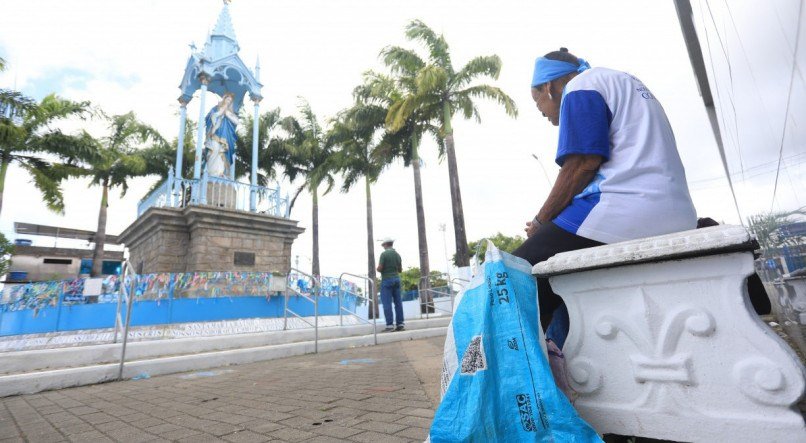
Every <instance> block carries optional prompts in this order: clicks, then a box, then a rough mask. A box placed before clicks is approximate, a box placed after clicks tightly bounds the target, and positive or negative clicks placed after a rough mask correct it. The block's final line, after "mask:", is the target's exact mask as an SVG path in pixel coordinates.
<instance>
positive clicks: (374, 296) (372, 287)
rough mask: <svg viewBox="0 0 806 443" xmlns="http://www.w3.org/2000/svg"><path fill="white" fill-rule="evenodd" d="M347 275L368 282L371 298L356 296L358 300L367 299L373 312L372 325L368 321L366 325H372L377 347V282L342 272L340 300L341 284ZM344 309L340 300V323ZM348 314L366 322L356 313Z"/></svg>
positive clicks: (340, 276) (340, 277)
mask: <svg viewBox="0 0 806 443" xmlns="http://www.w3.org/2000/svg"><path fill="white" fill-rule="evenodd" d="M345 275H349V276H351V277H355V278H360V279H361V280H364V281H366V282H367V283H368V285H369V291H370V293H371V295H370V296H368V297H367V296H360V295H358V294H355V296H356V297H358V298H363V299H365V300H366V301H367V303H368V304H369V309H371V310H372V323H370V321H369V320H366V323H367V324H372V335H373V338H374V343H375V344H376V345H377V344H378V316H377V315H375V308H376V307H378V294H377V293H376V292H375V282H374V281H372V280H371V279H370V278H368V277H364V276H363V275H356V274H351V273H349V272H342V273H341V275H339V298H341V282H342V280H343V279H344V276H345ZM344 309H345V308H343V307H342V306H341V300H339V322H341V315H342V311H343V310H344ZM348 314H350V315H352V316H354V317H356V318H358V319H359V320H361V321H364V319H362V318H361V317H360V316H358V315H356V314H355V313H351V312H348Z"/></svg>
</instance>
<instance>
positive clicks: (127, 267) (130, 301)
mask: <svg viewBox="0 0 806 443" xmlns="http://www.w3.org/2000/svg"><path fill="white" fill-rule="evenodd" d="M120 275H121V281H120V297H118V308H117V314H116V319H115V342H117V333H118V324H119V322H120V323H122V322H121V318H120V311H121V309H120V307H121V303H122V301H123V299H124V298H125V299H126V322H125V323H124V324H123V342H122V343H121V347H120V366H119V367H118V380H123V365H124V363H125V362H126V345H127V343H128V341H129V325H130V324H131V320H132V305H134V295H135V289H136V288H137V274H136V273H134V272H133V270H132V265H131V263H129V261H128V260H126V261H124V262H123V269H122V272H121V273H120ZM127 276H130V278H131V287H130V288H129V291H128V292H127V291H126V277H127Z"/></svg>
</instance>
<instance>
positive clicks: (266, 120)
mask: <svg viewBox="0 0 806 443" xmlns="http://www.w3.org/2000/svg"><path fill="white" fill-rule="evenodd" d="M242 121H243V124H242V125H241V130H240V131H239V132H240V134H239V136H238V139H237V143H236V146H235V152H236V160H235V177H236V178H237V177H242V176H249V174H250V173H251V170H252V134H253V129H254V118H253V117H252V116H251V115H249V116H244V118H243V119H242ZM281 121H282V117H281V114H280V108H275V109H272V110H269V111H267V112H264V113H263V114H261V115H260V117H259V118H258V142H257V145H258V175H257V182H258V185H260V186H268V185H269V182H270V180H272V179H275V178H276V177H277V171H276V166H278V165H280V164H281V163H280V161H279V160H280V159H279V158H278V156H279V153H281V152H282V149H281V146H280V143H281V140H280V138H279V137H277V136H276V132H277V130H278V129H279V128H280V124H281Z"/></svg>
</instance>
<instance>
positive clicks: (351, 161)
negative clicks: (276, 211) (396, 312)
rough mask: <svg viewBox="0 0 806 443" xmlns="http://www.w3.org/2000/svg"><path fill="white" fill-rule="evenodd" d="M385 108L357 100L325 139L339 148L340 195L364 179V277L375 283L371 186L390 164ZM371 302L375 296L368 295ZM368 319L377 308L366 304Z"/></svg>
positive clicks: (338, 118) (335, 121)
mask: <svg viewBox="0 0 806 443" xmlns="http://www.w3.org/2000/svg"><path fill="white" fill-rule="evenodd" d="M386 114H387V109H386V108H384V107H382V106H378V105H376V104H371V103H367V102H366V101H364V100H362V99H361V98H360V97H357V100H356V103H355V104H354V105H353V107H352V108H349V109H346V110H344V111H342V112H341V113H339V115H338V116H337V117H336V119H335V120H334V122H333V127H332V128H331V130H330V133H329V135H328V137H329V138H330V139H331V140H332V142H333V143H334V144H335V145H336V146H338V147H340V149H339V151H338V156H337V164H338V169H339V171H340V172H342V173H343V174H344V184H343V185H342V188H341V190H342V192H347V191H349V190H350V188H352V187H353V186H354V185H355V184H356V183H358V181H359V180H360V179H361V178H362V177H363V178H364V192H365V195H366V208H367V278H369V279H370V280H371V281H372V282H376V274H375V244H374V243H375V239H374V236H373V222H372V193H371V185H372V183H375V182H376V181H377V180H378V176H379V175H380V173H381V171H382V170H383V169H384V168H385V167H386V166H387V165H389V163H390V162H391V157H390V156H389V155H388V154H387V153H386V152H385V150H384V149H383V147H384V145H383V144H382V141H383V139H382V138H381V135H380V134H379V133H380V132H382V131H383V129H384V124H385V122H386ZM370 295H371V299H373V300H374V294H370ZM368 309H369V314H368V315H369V318H377V316H378V306H377V305H376V304H375V303H373V302H372V301H371V302H370V303H369V306H368Z"/></svg>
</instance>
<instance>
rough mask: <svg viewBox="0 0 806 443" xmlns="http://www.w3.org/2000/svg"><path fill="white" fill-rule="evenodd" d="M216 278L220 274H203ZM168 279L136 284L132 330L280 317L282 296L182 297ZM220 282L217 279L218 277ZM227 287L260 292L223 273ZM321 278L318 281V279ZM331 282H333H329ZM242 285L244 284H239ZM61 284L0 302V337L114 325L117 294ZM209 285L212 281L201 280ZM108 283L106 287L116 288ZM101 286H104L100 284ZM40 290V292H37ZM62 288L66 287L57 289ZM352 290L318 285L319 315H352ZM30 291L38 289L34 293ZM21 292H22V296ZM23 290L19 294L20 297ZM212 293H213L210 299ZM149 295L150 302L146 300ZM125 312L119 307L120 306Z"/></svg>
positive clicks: (299, 307) (301, 308) (301, 309)
mask: <svg viewBox="0 0 806 443" xmlns="http://www.w3.org/2000/svg"><path fill="white" fill-rule="evenodd" d="M209 274H215V275H216V276H218V277H220V276H221V275H224V274H223V273H209ZM173 276H174V275H173V274H172V275H171V276H169V277H167V278H166V279H165V280H164V281H163V283H164V285H163V286H161V287H156V288H155V287H154V285H150V286H149V285H147V284H145V283H144V284H142V285H140V284H139V283H138V284H137V290H136V294H137V296H136V297H135V301H134V305H133V306H132V318H131V325H132V326H148V325H161V324H170V323H187V322H210V321H221V320H236V319H247V318H281V317H283V307H284V303H285V297H284V296H282V295H279V294H276V295H231V296H229V295H221V291H220V289H221V288H217V289H219V291H218V293H216V292H215V291H214V290H212V289H211V290H210V291H209V292H208V294H203V293H204V292H205V291H203V290H202V288H192V289H193V290H194V291H195V292H194V293H193V294H194V295H197V294H198V295H207V296H201V297H182V296H176V297H175V294H177V293H180V287H179V286H178V285H176V284H175V283H176V281H181V279H180V278H179V277H177V278H174V277H173ZM142 277H143V282H148V281H149V279H150V277H149V276H142ZM220 278H221V279H222V280H223V277H220ZM226 278H229V280H228V282H229V284H230V285H232V284H236V285H241V286H245V285H248V286H249V288H248V291H249V293H251V294H254V293H255V292H257V293H260V292H262V293H263V294H266V292H265V291H263V289H266V288H262V287H256V286H255V285H254V284H253V283H254V280H255V276H254V275H250V276H249V278H247V279H243V280H233V279H232V275H228V274H227V275H226ZM323 280H324V279H323ZM331 280H333V279H331ZM151 281H153V279H151ZM245 282H246V283H245ZM51 283H61V282H46V283H45V284H35V285H39V286H32V287H31V288H27V289H26V288H22V289H21V290H20V291H18V292H20V294H21V295H19V297H17V298H16V299H12V300H3V303H0V336H9V335H22V334H38V333H46V332H55V331H76V330H82V329H103V328H112V327H114V325H115V314H116V309H117V294H111V295H104V296H101V297H99V298H98V300H97V301H96V300H95V299H85V298H84V297H83V296H78V295H76V294H75V291H73V292H70V288H75V287H77V286H81V287H82V288H83V284H82V285H78V284H77V283H76V282H75V281H72V280H71V281H66V282H64V284H62V285H60V284H56V285H54V284H51ZM203 283H204V287H205V288H206V287H207V285H210V287H212V286H213V285H215V284H216V283H217V282H215V281H212V280H210V281H207V280H205V281H204V282H203ZM115 284H116V282H111V284H110V285H109V287H116V286H115ZM105 287H106V282H105ZM42 288H45V289H46V291H45V289H42ZM59 288H67V289H59ZM348 289H350V290H353V291H355V287H354V285H353V286H350V287H348V288H342V290H341V291H339V290H338V288H334V286H333V284H332V282H331V283H330V284H329V286H325V285H323V289H322V291H321V292H320V294H322V295H320V296H319V297H318V301H319V315H338V314H339V308H338V306H339V298H341V304H342V306H343V307H344V308H345V309H347V310H348V311H349V312H353V313H354V312H355V311H356V308H357V305H358V297H356V296H355V295H354V294H353V293H351V292H349V291H348ZM35 290H41V291H43V292H42V293H37V292H36V291H35ZM181 290H182V291H185V292H181V294H182V295H187V294H188V293H187V288H186V287H185V288H181ZM24 291H27V292H24ZM23 292H24V294H23ZM213 294H215V295H213ZM149 297H151V299H149ZM288 308H289V309H290V310H292V311H293V312H294V313H296V314H297V315H300V316H303V317H309V316H313V314H314V306H313V303H312V302H311V301H310V300H308V299H306V298H304V297H300V296H296V295H292V296H289V298H288ZM122 311H123V312H124V313H125V306H123V307H122Z"/></svg>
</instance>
